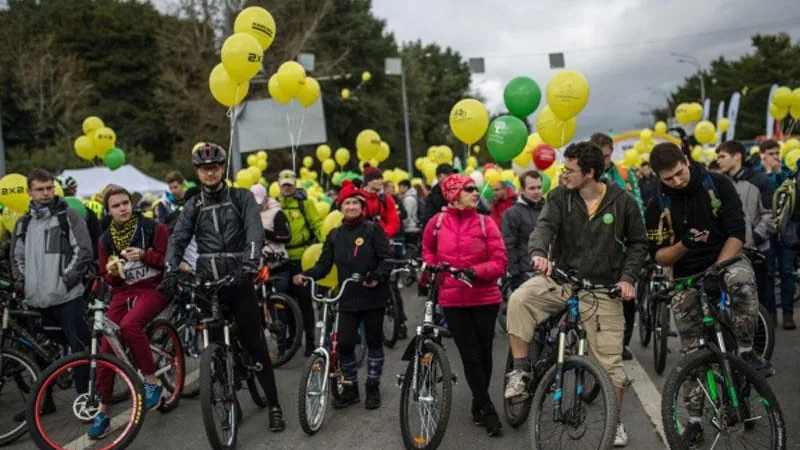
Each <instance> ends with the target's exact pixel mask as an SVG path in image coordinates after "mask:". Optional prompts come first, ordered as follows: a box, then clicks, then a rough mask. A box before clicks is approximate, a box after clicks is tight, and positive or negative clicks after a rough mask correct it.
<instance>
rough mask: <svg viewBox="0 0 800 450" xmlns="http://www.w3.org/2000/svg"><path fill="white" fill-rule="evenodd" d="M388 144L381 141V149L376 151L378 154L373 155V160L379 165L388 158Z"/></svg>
mask: <svg viewBox="0 0 800 450" xmlns="http://www.w3.org/2000/svg"><path fill="white" fill-rule="evenodd" d="M389 151H390V149H389V144H387V143H386V142H384V141H381V148H380V150H378V154H377V155H375V160H376V161H378V162H379V163H382V162H384V161H386V159H388V158H389Z"/></svg>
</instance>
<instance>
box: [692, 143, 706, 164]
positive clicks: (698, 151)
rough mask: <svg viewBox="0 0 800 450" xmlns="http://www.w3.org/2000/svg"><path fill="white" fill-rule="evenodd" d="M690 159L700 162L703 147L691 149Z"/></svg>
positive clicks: (696, 146)
mask: <svg viewBox="0 0 800 450" xmlns="http://www.w3.org/2000/svg"><path fill="white" fill-rule="evenodd" d="M692 159H693V160H695V161H697V162H701V161H702V160H703V147H701V146H699V145H695V146H694V148H693V149H692Z"/></svg>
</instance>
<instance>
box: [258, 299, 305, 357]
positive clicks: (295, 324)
mask: <svg viewBox="0 0 800 450" xmlns="http://www.w3.org/2000/svg"><path fill="white" fill-rule="evenodd" d="M261 314H262V319H263V320H264V336H265V337H266V338H267V347H268V348H269V357H270V360H271V361H272V367H275V368H277V367H281V366H282V365H284V364H286V363H287V362H289V361H290V360H291V359H292V358H293V357H294V355H295V354H296V353H297V350H298V349H299V348H300V342H301V340H302V336H303V313H302V311H301V310H300V305H299V304H298V303H297V300H295V299H293V298H292V297H289V296H288V295H285V294H280V293H277V292H273V293H271V294H269V299H268V301H267V302H262V304H261Z"/></svg>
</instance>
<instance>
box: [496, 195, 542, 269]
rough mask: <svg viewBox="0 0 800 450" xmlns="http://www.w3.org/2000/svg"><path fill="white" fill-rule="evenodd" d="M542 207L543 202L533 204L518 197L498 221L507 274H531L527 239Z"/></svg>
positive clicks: (534, 226)
mask: <svg viewBox="0 0 800 450" xmlns="http://www.w3.org/2000/svg"><path fill="white" fill-rule="evenodd" d="M543 207H544V200H540V201H539V202H538V203H533V202H529V201H527V200H525V198H524V197H522V196H520V197H519V199H517V201H516V202H515V203H514V204H513V205H511V207H510V208H508V209H507V210H506V211H505V212H504V213H503V217H502V219H501V220H500V224H501V227H500V230H501V231H502V233H503V242H505V244H506V254H507V256H508V273H509V274H511V276H517V275H520V274H523V273H525V272H532V271H533V267H532V266H531V258H530V257H529V256H528V239H529V238H530V237H531V233H533V230H534V228H536V221H537V220H539V213H540V212H541V211H542V208H543Z"/></svg>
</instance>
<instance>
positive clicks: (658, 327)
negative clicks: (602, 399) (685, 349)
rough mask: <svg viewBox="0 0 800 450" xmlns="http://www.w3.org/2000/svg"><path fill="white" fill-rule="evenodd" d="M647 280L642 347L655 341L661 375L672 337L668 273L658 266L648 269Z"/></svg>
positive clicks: (641, 311) (642, 310)
mask: <svg viewBox="0 0 800 450" xmlns="http://www.w3.org/2000/svg"><path fill="white" fill-rule="evenodd" d="M646 272H647V275H646V277H647V279H646V280H644V282H643V283H641V285H643V286H644V292H643V293H642V296H641V297H640V298H641V299H642V300H641V301H640V302H639V305H638V309H639V338H640V339H641V341H642V346H643V347H647V345H648V344H649V342H650V338H651V337H652V339H653V362H654V365H655V370H656V373H657V374H659V375H661V374H662V373H664V368H665V367H666V364H667V353H668V349H667V340H668V338H669V336H670V335H671V331H670V328H671V326H672V325H671V323H672V322H671V315H670V308H669V306H670V301H671V298H670V297H669V296H666V295H664V291H665V289H668V287H669V280H668V277H667V273H666V271H665V270H664V269H663V268H662V267H660V266H657V265H651V266H650V267H648V269H647V271H646Z"/></svg>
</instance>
